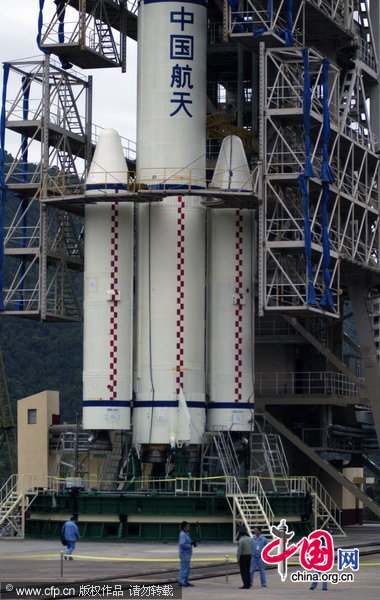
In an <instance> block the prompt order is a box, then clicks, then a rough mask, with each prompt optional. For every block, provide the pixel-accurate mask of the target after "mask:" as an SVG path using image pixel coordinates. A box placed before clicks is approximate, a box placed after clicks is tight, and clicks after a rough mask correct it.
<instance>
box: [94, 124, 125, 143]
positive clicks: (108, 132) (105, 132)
mask: <svg viewBox="0 0 380 600" xmlns="http://www.w3.org/2000/svg"><path fill="white" fill-rule="evenodd" d="M104 137H115V138H120V135H119V134H118V132H117V131H116V129H113V128H112V127H108V128H106V129H102V131H101V132H100V134H99V140H100V139H101V138H104ZM98 143H99V142H98Z"/></svg>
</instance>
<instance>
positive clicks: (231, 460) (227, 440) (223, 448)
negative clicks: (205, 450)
mask: <svg viewBox="0 0 380 600" xmlns="http://www.w3.org/2000/svg"><path fill="white" fill-rule="evenodd" d="M213 440H214V446H215V449H216V452H217V454H218V458H219V461H220V464H221V466H222V469H223V473H224V475H226V476H227V477H239V475H240V465H239V460H238V457H237V454H236V450H235V447H234V444H233V441H232V437H231V434H230V432H229V431H228V430H227V431H224V430H219V431H216V432H215V433H214V435H213Z"/></svg>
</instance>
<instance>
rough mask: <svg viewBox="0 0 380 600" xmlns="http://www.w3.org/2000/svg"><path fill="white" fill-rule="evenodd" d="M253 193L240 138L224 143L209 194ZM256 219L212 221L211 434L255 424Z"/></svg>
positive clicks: (228, 213)
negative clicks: (215, 189)
mask: <svg viewBox="0 0 380 600" xmlns="http://www.w3.org/2000/svg"><path fill="white" fill-rule="evenodd" d="M212 187H215V188H218V189H225V190H236V191H237V190H252V182H251V176H250V170H249V167H248V163H247V159H246V156H245V152H244V148H243V144H242V142H241V140H240V138H238V137H236V136H228V137H226V138H225V139H224V140H223V143H222V146H221V149H220V153H219V157H218V160H217V164H216V167H215V171H214V176H213V180H212V181H211V183H210V186H209V188H212ZM252 234H253V232H252V213H251V211H249V210H242V209H237V210H231V209H215V210H212V211H210V220H209V247H208V259H209V265H208V273H209V306H208V315H209V331H208V335H209V345H208V347H209V363H208V364H209V370H210V372H209V385H210V402H209V406H208V416H207V426H208V429H209V430H213V429H221V428H227V429H229V430H231V431H250V430H251V428H252V423H253V421H252V419H253V355H252V352H253V339H252V336H253V326H254V319H253V306H252V298H253V294H252V286H253V276H252V259H253V256H252V254H253V251H254V249H253V236H252Z"/></svg>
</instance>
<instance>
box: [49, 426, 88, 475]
mask: <svg viewBox="0 0 380 600" xmlns="http://www.w3.org/2000/svg"><path fill="white" fill-rule="evenodd" d="M90 447H91V446H90V442H89V440H88V434H87V433H86V432H82V431H80V432H79V433H78V439H77V433H76V432H75V431H63V432H62V433H61V434H60V436H59V438H58V441H57V444H56V446H51V448H50V450H51V452H53V453H54V454H56V455H57V464H56V475H57V476H58V477H61V478H67V477H76V476H80V477H84V476H85V475H89V455H90Z"/></svg>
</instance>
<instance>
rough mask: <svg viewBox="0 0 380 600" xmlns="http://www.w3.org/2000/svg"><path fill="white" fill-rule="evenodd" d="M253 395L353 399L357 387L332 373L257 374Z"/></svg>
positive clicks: (337, 374)
mask: <svg viewBox="0 0 380 600" xmlns="http://www.w3.org/2000/svg"><path fill="white" fill-rule="evenodd" d="M255 393H256V394H257V395H259V396H260V395H261V396H271V395H275V396H281V395H293V394H306V395H323V396H350V397H354V396H357V395H358V386H357V385H356V383H353V382H352V381H350V380H349V379H348V377H346V376H345V375H343V374H342V373H335V372H333V371H309V372H308V371H304V372H291V371H289V372H276V373H272V372H271V373H262V372H261V373H260V372H257V373H256V374H255Z"/></svg>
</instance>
